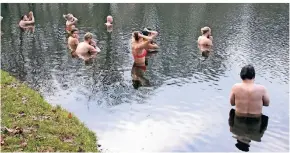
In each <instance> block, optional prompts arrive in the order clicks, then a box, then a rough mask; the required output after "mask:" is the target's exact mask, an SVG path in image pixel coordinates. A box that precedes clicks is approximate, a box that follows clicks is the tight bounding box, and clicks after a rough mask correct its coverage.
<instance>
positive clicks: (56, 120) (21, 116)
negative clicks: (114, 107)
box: [0, 70, 97, 152]
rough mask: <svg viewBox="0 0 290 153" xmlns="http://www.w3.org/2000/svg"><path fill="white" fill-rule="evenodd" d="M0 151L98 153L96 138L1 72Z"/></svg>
mask: <svg viewBox="0 0 290 153" xmlns="http://www.w3.org/2000/svg"><path fill="white" fill-rule="evenodd" d="M0 88H1V117H2V121H1V125H2V126H1V151H7V152H13V151H14V152H15V151H26V152H43V151H49V152H55V151H60V152H69V151H70V152H77V151H81V152H85V151H86V152H87V151H90V152H97V142H96V141H97V139H96V136H95V134H94V133H93V132H92V131H90V130H89V129H88V128H86V127H85V125H84V124H82V123H81V122H80V121H79V120H78V119H77V118H76V117H74V116H70V115H69V112H67V111H65V110H63V109H61V108H60V107H52V106H51V105H50V104H48V103H47V102H46V101H44V99H43V98H42V97H41V95H39V94H38V93H36V92H35V91H34V90H32V89H30V88H28V87H27V85H25V84H22V83H20V82H18V81H17V80H16V79H15V78H13V77H11V76H9V74H8V73H6V72H4V71H2V70H1V86H0Z"/></svg>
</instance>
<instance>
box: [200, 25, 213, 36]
mask: <svg viewBox="0 0 290 153" xmlns="http://www.w3.org/2000/svg"><path fill="white" fill-rule="evenodd" d="M200 31H201V34H202V35H206V36H208V35H211V29H210V28H209V27H203V28H201V29H200Z"/></svg>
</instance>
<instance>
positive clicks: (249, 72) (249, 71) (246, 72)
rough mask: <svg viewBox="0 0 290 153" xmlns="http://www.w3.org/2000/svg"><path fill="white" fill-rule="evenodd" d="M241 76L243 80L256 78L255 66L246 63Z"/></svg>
mask: <svg viewBox="0 0 290 153" xmlns="http://www.w3.org/2000/svg"><path fill="white" fill-rule="evenodd" d="M240 77H241V79H242V80H252V79H254V78H255V68H254V67H253V66H252V65H250V64H249V65H246V66H244V67H243V68H242V70H241V73H240Z"/></svg>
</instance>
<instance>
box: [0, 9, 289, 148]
mask: <svg viewBox="0 0 290 153" xmlns="http://www.w3.org/2000/svg"><path fill="white" fill-rule="evenodd" d="M1 9H2V10H1V16H3V17H4V19H3V20H2V23H1V25H2V30H1V31H2V33H3V35H2V39H1V43H2V44H1V67H2V69H4V70H6V71H8V72H10V74H12V75H14V76H16V77H17V78H18V79H20V80H22V81H25V82H27V83H28V84H29V85H30V86H32V87H33V88H34V89H36V90H38V91H39V92H41V94H42V95H43V96H44V97H45V98H46V100H48V101H49V102H50V103H52V104H60V105H61V106H63V107H64V108H66V109H67V110H69V111H71V112H73V113H74V114H76V116H77V117H79V118H80V119H81V120H82V121H83V122H84V123H85V124H87V125H88V127H89V128H90V129H92V130H93V131H95V132H96V133H97V135H98V137H99V143H100V144H101V145H102V147H103V148H104V149H108V150H109V151H112V152H116V151H238V149H237V148H236V147H235V143H236V139H234V138H233V137H232V135H233V134H232V133H231V132H230V130H229V129H230V127H229V124H228V118H229V111H230V109H231V106H230V103H229V92H230V89H231V87H232V85H233V84H234V83H236V82H240V78H239V72H240V69H241V67H242V66H244V65H245V64H248V63H251V64H253V65H254V66H255V68H256V83H260V84H263V85H265V86H266V87H267V88H268V92H269V94H270V98H271V104H270V107H268V108H264V110H263V112H264V114H266V115H267V116H269V123H268V128H267V130H266V132H265V134H264V136H263V137H262V141H261V142H255V141H252V142H251V147H250V151H288V150H289V146H288V144H289V139H288V136H289V132H288V131H289V126H288V125H289V104H288V101H289V99H288V94H289V89H288V86H289V84H288V81H289V79H288V76H289V64H288V62H289V59H288V57H289V56H288V52H289V49H288V48H289V28H288V27H289V5H288V4H1ZM30 10H32V11H34V15H35V18H36V24H35V26H36V27H35V32H34V33H30V32H21V31H20V29H19V28H18V27H17V24H18V21H19V19H20V16H21V15H22V14H24V13H28V11H30ZM68 12H71V13H73V14H74V15H75V16H76V17H77V18H78V19H79V22H78V24H77V27H78V28H79V29H80V33H81V36H80V37H81V38H82V37H83V35H84V33H85V32H87V31H90V32H92V33H93V34H94V35H95V37H96V38H97V43H98V44H99V47H100V48H101V50H102V52H101V54H100V55H99V56H98V57H97V59H96V60H95V62H94V63H93V64H92V65H90V66H85V65H84V63H83V62H82V61H80V60H76V59H72V58H71V56H70V54H69V52H68V49H67V48H66V43H65V41H66V38H65V35H64V28H65V26H64V24H65V20H64V19H63V17H62V14H65V13H68ZM109 14H111V15H112V16H113V17H114V30H113V32H112V33H108V32H107V31H106V28H105V27H104V22H105V18H106V16H107V15H109ZM206 25H208V26H210V27H211V28H212V34H213V37H214V53H213V54H212V55H210V57H209V58H208V59H206V60H204V58H203V57H201V54H200V52H199V51H198V48H197V45H196V40H197V38H198V36H199V34H200V28H201V27H203V26H206ZM144 26H150V27H152V28H153V29H156V30H157V31H158V32H159V33H160V35H159V37H158V38H157V43H158V44H159V45H160V46H161V49H160V52H159V53H157V54H155V55H154V56H152V57H150V59H149V61H148V63H149V65H148V67H147V71H146V72H145V78H146V79H148V80H149V82H150V84H151V86H149V87H141V88H139V89H138V90H135V89H134V88H133V86H132V78H131V68H132V64H133V58H132V56H131V53H130V43H129V39H130V36H131V32H132V31H133V30H141V29H142V28H143V27H144Z"/></svg>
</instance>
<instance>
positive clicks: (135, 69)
mask: <svg viewBox="0 0 290 153" xmlns="http://www.w3.org/2000/svg"><path fill="white" fill-rule="evenodd" d="M145 63H146V64H145V65H144V66H139V65H137V64H136V63H133V66H132V70H131V76H132V82H133V87H134V88H135V89H138V88H139V87H141V86H149V85H150V83H149V80H148V79H146V78H145V77H144V73H145V72H146V67H147V64H148V62H147V59H146V61H145Z"/></svg>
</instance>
